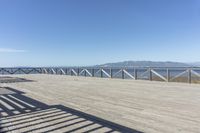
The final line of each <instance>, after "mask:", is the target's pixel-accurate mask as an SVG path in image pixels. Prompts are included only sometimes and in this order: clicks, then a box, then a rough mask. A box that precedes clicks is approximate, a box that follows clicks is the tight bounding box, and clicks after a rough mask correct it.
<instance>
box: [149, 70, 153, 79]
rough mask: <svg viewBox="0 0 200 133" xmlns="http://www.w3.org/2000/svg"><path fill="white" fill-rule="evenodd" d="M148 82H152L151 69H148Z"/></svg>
mask: <svg viewBox="0 0 200 133" xmlns="http://www.w3.org/2000/svg"><path fill="white" fill-rule="evenodd" d="M149 80H150V81H152V71H151V68H149Z"/></svg>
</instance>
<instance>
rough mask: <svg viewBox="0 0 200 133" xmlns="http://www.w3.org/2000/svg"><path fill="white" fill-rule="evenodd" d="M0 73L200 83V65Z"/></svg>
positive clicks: (2, 70) (4, 70)
mask: <svg viewBox="0 0 200 133" xmlns="http://www.w3.org/2000/svg"><path fill="white" fill-rule="evenodd" d="M0 74H60V75H71V76H85V77H100V78H121V79H133V80H151V81H165V82H188V83H200V67H190V68H188V67H168V68H167V67H134V68H130V67H129V68H105V67H104V68H97V67H92V68H91V67H83V68H78V67H63V68H61V67H45V68H0Z"/></svg>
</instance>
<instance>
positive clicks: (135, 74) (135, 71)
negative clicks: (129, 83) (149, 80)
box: [134, 68, 137, 80]
mask: <svg viewBox="0 0 200 133" xmlns="http://www.w3.org/2000/svg"><path fill="white" fill-rule="evenodd" d="M134 77H135V80H137V69H136V68H134Z"/></svg>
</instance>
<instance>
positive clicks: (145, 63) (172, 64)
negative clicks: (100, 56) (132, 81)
mask: <svg viewBox="0 0 200 133" xmlns="http://www.w3.org/2000/svg"><path fill="white" fill-rule="evenodd" d="M96 66H97V67H191V66H196V65H195V64H189V63H181V62H170V61H167V62H161V61H123V62H116V63H106V64H102V65H96Z"/></svg>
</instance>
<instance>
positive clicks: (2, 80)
mask: <svg viewBox="0 0 200 133" xmlns="http://www.w3.org/2000/svg"><path fill="white" fill-rule="evenodd" d="M17 82H35V81H33V80H29V79H25V78H19V77H10V76H0V83H17Z"/></svg>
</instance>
